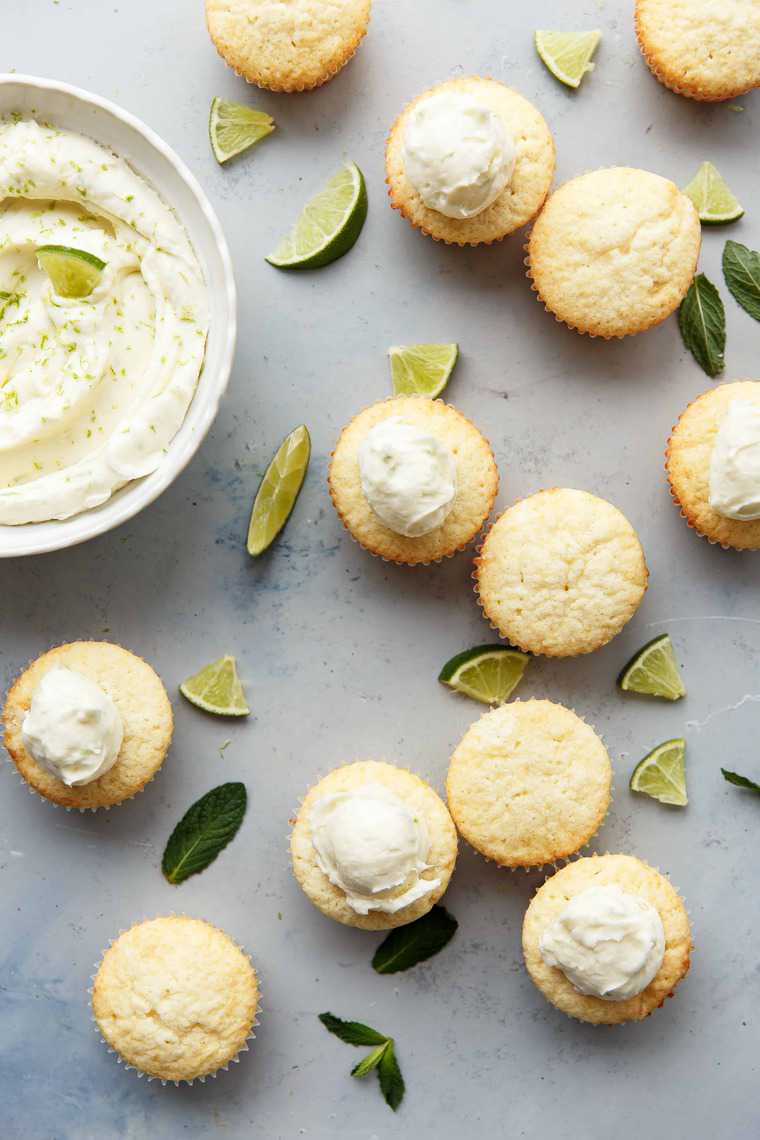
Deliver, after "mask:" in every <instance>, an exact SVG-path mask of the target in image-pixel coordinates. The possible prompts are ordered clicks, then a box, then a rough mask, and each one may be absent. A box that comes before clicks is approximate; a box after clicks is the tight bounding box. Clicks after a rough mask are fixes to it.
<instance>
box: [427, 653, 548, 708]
mask: <svg viewBox="0 0 760 1140" xmlns="http://www.w3.org/2000/svg"><path fill="white" fill-rule="evenodd" d="M529 661H530V658H529V657H528V655H527V653H520V652H519V651H518V650H517V649H511V648H510V647H509V646H508V645H476V646H475V648H474V649H465V651H464V652H463V653H457V655H456V657H452V658H451V660H450V661H447V662H446V664H445V665H444V667H443V669H441V671H440V673H439V674H438V680H439V681H440V682H441V683H442V684H444V685H448V686H449V688H450V689H454V691H455V692H457V693H464V695H465V696H467V697H472V698H473V699H474V700H476V701H482V702H483V704H484V705H500V704H503V702H504V701H506V700H508V699H509V697H511V695H512V693H513V692H514V690H515V689H516V688H517V685H518V684H519V683H520V680H521V679H522V675H523V673H524V672H525V667H526V665H527V664H528V662H529Z"/></svg>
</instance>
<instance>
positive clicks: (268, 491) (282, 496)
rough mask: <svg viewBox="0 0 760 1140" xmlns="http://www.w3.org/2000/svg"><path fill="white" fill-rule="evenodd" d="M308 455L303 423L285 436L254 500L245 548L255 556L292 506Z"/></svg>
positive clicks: (306, 436) (270, 541)
mask: <svg viewBox="0 0 760 1140" xmlns="http://www.w3.org/2000/svg"><path fill="white" fill-rule="evenodd" d="M310 456H311V439H310V437H309V431H308V428H306V427H305V425H304V424H301V425H300V427H297V428H294V429H293V431H292V432H290V434H289V435H286V436H285V439H284V440H283V441H282V443H281V444H280V446H279V447H278V449H277V451H276V452H275V454H274V457H273V458H272V460H271V461H270V463H269V466H268V467H267V469H266V471H265V472H264V478H263V479H262V480H261V483H260V484H259V489H258V491H257V492H256V498H255V499H254V501H253V509H252V511H251V521H250V522H249V524H248V537H247V540H246V549H247V550H248V553H249V554H250V555H251V556H252V557H253V558H256V557H257V556H258V555H259V554H263V552H264V551H265V550H267V549H268V547H270V546H271V545H272V543H273V542H274V540H275V538H277V535H278V534H279V533H280V531H281V530H282V528H283V527H284V526H285V523H286V522H287V521H288V519H289V518H290V513H291V511H292V510H293V507H294V506H295V503H296V499H297V498H298V495H299V492H300V490H301V487H302V486H303V481H304V479H305V478H306V471H307V469H308V466H309V458H310Z"/></svg>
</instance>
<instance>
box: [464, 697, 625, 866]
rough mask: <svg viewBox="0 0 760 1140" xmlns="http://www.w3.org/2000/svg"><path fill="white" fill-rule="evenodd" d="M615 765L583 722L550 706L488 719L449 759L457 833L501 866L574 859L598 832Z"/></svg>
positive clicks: (524, 707) (534, 705)
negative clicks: (573, 856)
mask: <svg viewBox="0 0 760 1140" xmlns="http://www.w3.org/2000/svg"><path fill="white" fill-rule="evenodd" d="M611 787H612V765H611V763H610V758H609V756H608V755H607V749H606V748H605V747H604V744H603V743H602V741H601V740H600V738H599V737H598V736H597V734H596V733H595V732H594V730H593V728H591V727H590V726H589V725H588V724H586V722H585V721H583V720H581V718H580V717H579V716H577V715H576V714H575V713H574V712H572V711H571V710H570V709H566V708H565V707H564V706H563V705H557V704H554V702H553V701H543V700H531V701H512V702H511V703H510V704H507V705H502V706H501V707H500V708H496V709H492V710H491V711H490V712H487V713H484V714H483V716H482V717H481V718H480V719H479V720H476V721H475V723H474V724H473V725H471V726H470V728H468V730H467V732H466V733H465V734H464V736H463V737H462V739H461V741H460V742H459V744H458V745H457V748H456V750H455V752H454V755H453V756H452V757H451V763H450V765H449V774H448V777H447V779H446V794H447V796H448V801H449V811H450V812H451V815H452V818H453V820H454V823H455V824H456V826H457V830H458V831H459V833H460V835H461V836H462V837H463V838H464V839H466V840H467V842H468V843H470V844H471V845H472V846H473V847H474V848H475V850H476V851H479V852H480V854H481V855H484V856H485V857H486V859H490V860H492V861H493V862H494V863H498V864H499V866H500V867H538V866H541V865H542V864H544V863H553V862H554V861H555V860H556V859H564V858H566V856H568V855H573V854H574V853H575V852H576V851H578V850H579V849H580V848H581V847H583V845H584V844H586V843H588V841H589V839H591V837H592V835H594V834H595V833H596V832H597V831H598V830H599V828H600V826H601V824H602V820H603V819H604V817H605V815H606V814H607V809H608V808H609V804H610V795H611Z"/></svg>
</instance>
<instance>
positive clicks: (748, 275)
mask: <svg viewBox="0 0 760 1140" xmlns="http://www.w3.org/2000/svg"><path fill="white" fill-rule="evenodd" d="M723 276H724V277H725V279H726V285H727V286H728V289H729V292H730V293H731V296H732V297H733V298H734V300H735V301H738V303H739V304H740V305H741V307H742V308H743V309H744V311H745V312H746V313H749V315H750V316H751V317H754V318H755V320H756V321H760V253H758V252H757V251H756V250H754V249H747V247H746V245H742V244H741V242H738V241H727V242H726V244H725V246H724V248H723Z"/></svg>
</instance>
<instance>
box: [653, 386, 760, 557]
mask: <svg viewBox="0 0 760 1140" xmlns="http://www.w3.org/2000/svg"><path fill="white" fill-rule="evenodd" d="M666 469H667V473H668V479H669V481H670V490H671V494H672V496H673V500H674V502H675V503H676V504H677V505H678V506H679V507H680V508H681V514H682V515H683V517H684V518H685V519H686V521H687V523H688V524H689V526H690V527H693V528H694V530H696V531H697V533H698V534H701V535H703V537H704V538H707V539H709V541H710V542H715V543H720V545H721V546H723V547H733V548H734V549H735V550H760V381H757V380H738V381H736V382H735V383H733V384H721V385H720V386H719V387H717V388H711V389H710V390H709V391H707V392H704V393H703V394H702V395H701V396H699V397H698V398H697V399H696V400H695V401H694V402H693V403H692V404H689V406H688V408H687V409H686V411H685V412H684V413H683V415H682V416H681V418H680V419H679V421H678V423H677V424H676V426H675V427H674V428H673V434H672V435H671V437H670V440H669V441H668V449H667V457H666Z"/></svg>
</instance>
